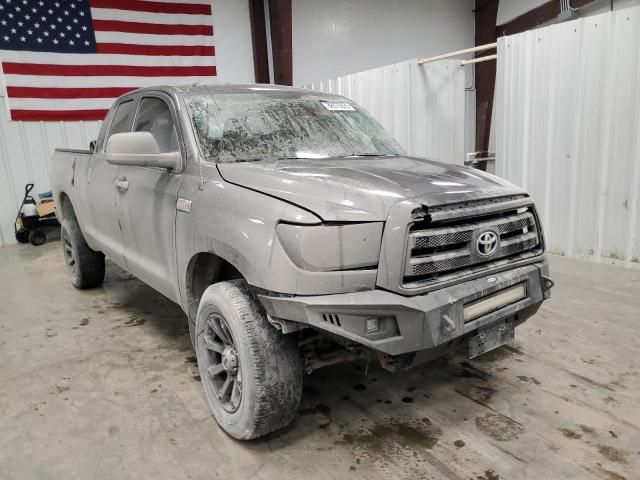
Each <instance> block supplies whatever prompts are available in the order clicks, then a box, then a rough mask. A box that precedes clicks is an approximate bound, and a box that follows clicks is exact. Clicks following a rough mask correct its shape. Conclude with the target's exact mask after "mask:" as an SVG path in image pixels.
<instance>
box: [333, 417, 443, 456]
mask: <svg viewBox="0 0 640 480" xmlns="http://www.w3.org/2000/svg"><path fill="white" fill-rule="evenodd" d="M441 435H442V431H441V430H440V429H439V428H438V427H434V426H433V425H427V424H424V423H419V422H416V421H415V420H408V419H403V418H388V419H384V420H383V421H382V423H379V424H377V425H375V426H373V427H372V428H370V429H369V430H368V431H367V430H364V431H360V432H358V433H343V434H342V435H341V438H340V440H337V441H336V442H335V444H336V445H349V446H351V447H353V448H356V449H362V450H364V453H367V454H368V455H370V456H372V457H380V456H387V455H389V454H390V453H392V452H393V451H395V450H397V447H398V446H400V447H402V448H403V449H411V450H414V451H415V449H416V447H422V448H425V449H428V450H431V449H432V448H433V447H434V446H435V445H436V444H437V443H438V440H439V438H440V436H441Z"/></svg>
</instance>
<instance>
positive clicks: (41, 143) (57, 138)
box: [0, 97, 102, 246]
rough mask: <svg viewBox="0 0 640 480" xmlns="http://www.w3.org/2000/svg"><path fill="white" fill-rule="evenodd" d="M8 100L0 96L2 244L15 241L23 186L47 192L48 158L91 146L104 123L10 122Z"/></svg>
mask: <svg viewBox="0 0 640 480" xmlns="http://www.w3.org/2000/svg"><path fill="white" fill-rule="evenodd" d="M6 109H7V105H6V99H5V98H4V97H0V246H1V245H4V244H8V243H15V238H14V235H13V221H14V220H15V217H16V213H17V210H18V207H19V205H20V202H21V201H22V197H23V196H24V186H25V184H27V183H34V184H35V188H34V190H33V192H32V193H31V195H32V196H34V198H37V197H36V193H42V192H46V191H48V190H49V189H50V186H49V160H50V158H51V154H52V152H53V149H54V148H81V149H88V148H89V142H90V141H91V140H94V139H95V138H96V137H97V136H98V130H99V129H100V125H101V123H102V122H10V121H9V120H8V118H7V115H6V111H7V110H6Z"/></svg>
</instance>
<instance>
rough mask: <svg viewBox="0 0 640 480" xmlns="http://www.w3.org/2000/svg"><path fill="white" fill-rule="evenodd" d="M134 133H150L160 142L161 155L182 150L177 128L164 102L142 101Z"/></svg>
mask: <svg viewBox="0 0 640 480" xmlns="http://www.w3.org/2000/svg"><path fill="white" fill-rule="evenodd" d="M134 131H136V132H150V133H151V134H152V135H153V136H154V138H155V139H156V142H158V146H159V147H160V153H168V152H177V151H179V150H180V148H179V147H178V134H177V132H176V126H175V124H174V123H173V117H172V115H171V111H170V110H169V107H168V106H167V104H166V103H165V102H164V100H161V99H159V98H153V97H147V98H143V99H142V101H141V102H140V108H139V109H138V117H137V118H136V124H135V127H134Z"/></svg>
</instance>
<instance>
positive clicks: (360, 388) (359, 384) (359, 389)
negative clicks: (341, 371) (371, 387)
mask: <svg viewBox="0 0 640 480" xmlns="http://www.w3.org/2000/svg"><path fill="white" fill-rule="evenodd" d="M353 389H354V390H357V391H358V392H362V391H363V390H366V389H367V386H366V385H363V384H361V383H357V384H355V385H354V386H353Z"/></svg>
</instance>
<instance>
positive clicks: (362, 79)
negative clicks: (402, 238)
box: [306, 60, 466, 165]
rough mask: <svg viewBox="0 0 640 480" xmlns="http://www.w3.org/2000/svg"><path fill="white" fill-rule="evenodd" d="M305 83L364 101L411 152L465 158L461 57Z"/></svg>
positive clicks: (445, 158)
mask: <svg viewBox="0 0 640 480" xmlns="http://www.w3.org/2000/svg"><path fill="white" fill-rule="evenodd" d="M306 87H307V88H312V89H314V90H320V91H323V92H328V93H335V94H339V95H344V96H345V97H347V98H349V99H351V100H353V101H354V102H356V103H357V104H359V105H361V106H362V107H364V108H365V109H367V110H368V111H369V112H370V113H371V114H372V115H373V116H374V117H375V118H376V119H377V120H378V121H379V122H380V123H381V124H382V125H383V126H384V128H385V129H386V130H387V131H388V132H390V133H391V134H392V135H393V136H394V137H395V138H396V140H398V142H400V144H401V145H402V146H403V147H404V149H405V150H406V151H407V152H408V153H409V154H412V155H417V156H423V157H429V158H434V159H437V160H441V161H444V162H449V163H456V164H459V165H461V164H462V163H463V162H464V154H465V108H466V105H465V103H466V101H465V72H464V69H463V68H462V67H461V66H460V60H441V61H438V62H433V63H427V64H424V65H418V62H417V60H410V61H407V62H402V63H396V64H394V65H388V66H385V67H380V68H374V69H372V70H367V71H365V72H359V73H354V74H352V75H344V76H341V77H338V78H334V79H331V80H326V81H323V82H317V83H312V84H310V85H306Z"/></svg>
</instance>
